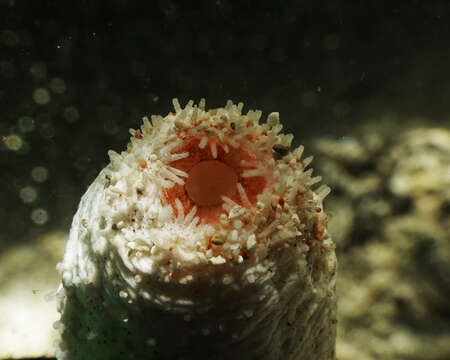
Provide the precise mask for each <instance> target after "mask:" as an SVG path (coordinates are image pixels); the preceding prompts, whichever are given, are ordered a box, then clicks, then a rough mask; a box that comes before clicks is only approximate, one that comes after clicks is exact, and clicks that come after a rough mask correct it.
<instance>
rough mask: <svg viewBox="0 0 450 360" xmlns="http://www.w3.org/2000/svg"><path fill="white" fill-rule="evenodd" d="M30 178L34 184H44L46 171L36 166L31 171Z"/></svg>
mask: <svg viewBox="0 0 450 360" xmlns="http://www.w3.org/2000/svg"><path fill="white" fill-rule="evenodd" d="M31 177H32V178H33V180H34V181H36V182H39V183H41V182H44V181H45V180H47V179H48V170H47V169H46V168H45V167H43V166H36V167H35V168H33V170H31Z"/></svg>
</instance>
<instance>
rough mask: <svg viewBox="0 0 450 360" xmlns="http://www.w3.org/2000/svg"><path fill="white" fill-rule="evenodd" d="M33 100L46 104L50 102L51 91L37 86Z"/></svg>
mask: <svg viewBox="0 0 450 360" xmlns="http://www.w3.org/2000/svg"><path fill="white" fill-rule="evenodd" d="M33 100H34V101H35V102H36V104H39V105H46V104H48V103H49V102H50V93H49V92H48V90H47V89H44V88H37V89H36V90H34V92H33Z"/></svg>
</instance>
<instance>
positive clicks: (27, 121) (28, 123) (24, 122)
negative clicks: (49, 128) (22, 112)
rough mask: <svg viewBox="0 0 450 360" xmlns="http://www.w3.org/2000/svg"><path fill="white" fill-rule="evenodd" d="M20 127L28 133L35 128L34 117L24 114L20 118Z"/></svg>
mask: <svg viewBox="0 0 450 360" xmlns="http://www.w3.org/2000/svg"><path fill="white" fill-rule="evenodd" d="M18 123H19V128H20V130H21V131H22V132H24V133H28V132H31V131H33V130H34V128H35V124H34V119H33V118H32V117H30V116H22V117H20V118H19V120H18Z"/></svg>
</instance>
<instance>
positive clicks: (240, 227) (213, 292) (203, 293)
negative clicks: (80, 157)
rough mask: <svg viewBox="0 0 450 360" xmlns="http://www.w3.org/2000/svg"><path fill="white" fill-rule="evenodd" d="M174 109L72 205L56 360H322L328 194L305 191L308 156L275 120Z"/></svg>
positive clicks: (331, 336)
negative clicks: (325, 201)
mask: <svg viewBox="0 0 450 360" xmlns="http://www.w3.org/2000/svg"><path fill="white" fill-rule="evenodd" d="M173 103H174V108H175V111H174V112H171V113H169V114H168V115H167V116H165V117H162V116H152V117H151V121H150V120H149V119H148V118H144V119H143V125H142V126H141V128H140V129H137V130H134V129H130V133H131V135H132V136H131V141H130V143H129V144H128V146H127V149H126V150H125V151H123V152H121V153H120V154H119V153H116V152H114V151H110V152H109V157H110V163H109V164H108V166H106V167H105V168H104V169H103V170H102V171H101V172H100V174H99V175H98V177H97V178H96V180H95V181H94V182H93V183H92V185H91V186H90V187H89V189H88V190H87V192H86V193H85V194H84V196H83V197H82V199H81V202H80V205H79V208H78V211H77V213H76V215H75V217H74V219H73V223H72V228H71V231H70V237H69V241H68V243H67V247H66V250H65V255H64V259H63V261H62V262H61V263H60V264H58V269H59V271H60V272H61V276H62V286H61V287H60V290H59V291H58V293H57V298H58V310H59V312H60V313H61V319H60V320H59V321H58V322H57V323H56V324H55V327H56V328H57V329H59V331H60V332H61V341H60V343H59V344H58V350H57V358H58V359H59V360H63V359H68V360H72V359H80V360H82V359H83V360H84V359H95V360H99V359H105V360H106V359H119V358H120V359H258V360H264V359H266V360H281V359H283V360H291V359H292V360H293V359H302V360H307V359H311V360H312V359H315V360H322V359H333V358H334V343H335V327H336V326H335V324H336V320H335V316H336V315H335V310H336V296H335V281H336V257H335V251H334V248H335V246H334V243H333V242H332V240H331V237H330V235H329V233H328V231H327V229H326V223H327V220H328V215H327V213H326V212H325V211H324V209H323V204H322V201H323V199H324V198H325V196H326V195H327V194H328V193H329V191H330V189H329V188H328V187H327V186H325V185H322V186H320V187H318V188H317V189H315V190H313V189H312V186H313V185H314V184H315V183H317V182H318V181H320V177H312V169H309V170H308V169H306V168H307V166H308V165H309V163H310V162H311V160H312V158H311V157H310V158H305V159H302V153H303V147H302V146H300V147H298V148H296V149H294V150H292V151H291V142H292V139H293V136H292V135H290V134H288V135H284V134H281V133H280V131H281V129H282V125H281V124H280V122H279V114H278V113H271V114H269V116H268V117H267V121H266V122H265V123H262V124H260V123H259V119H260V117H261V112H260V111H252V110H250V111H248V112H247V114H245V115H244V114H242V108H243V104H242V103H239V104H237V105H236V104H233V103H232V102H231V101H228V102H227V104H226V106H225V107H224V108H217V109H212V110H209V111H206V110H205V101H204V100H201V101H200V103H199V104H198V105H194V103H193V101H189V103H188V104H187V105H186V106H185V107H184V108H182V107H181V106H180V104H179V102H178V100H177V99H174V101H173Z"/></svg>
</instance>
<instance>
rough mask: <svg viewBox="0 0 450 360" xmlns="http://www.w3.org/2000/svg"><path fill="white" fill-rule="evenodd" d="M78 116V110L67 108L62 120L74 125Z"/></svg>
mask: <svg viewBox="0 0 450 360" xmlns="http://www.w3.org/2000/svg"><path fill="white" fill-rule="evenodd" d="M79 117H80V114H79V113H78V109H77V108H76V107H74V106H68V107H66V108H65V109H64V119H66V120H67V122H69V123H74V122H76V121H77V120H78V118H79Z"/></svg>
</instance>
